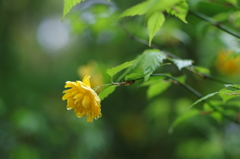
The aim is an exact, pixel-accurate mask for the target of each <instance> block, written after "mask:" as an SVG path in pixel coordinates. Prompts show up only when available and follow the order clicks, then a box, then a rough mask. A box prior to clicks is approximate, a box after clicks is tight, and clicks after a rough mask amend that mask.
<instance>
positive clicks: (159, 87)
mask: <svg viewBox="0 0 240 159" xmlns="http://www.w3.org/2000/svg"><path fill="white" fill-rule="evenodd" d="M170 85H171V83H170V82H167V81H164V80H163V79H162V78H161V79H158V80H155V81H154V82H153V83H152V84H151V85H150V86H149V88H148V90H147V97H148V99H151V98H153V97H155V96H157V95H159V94H160V93H162V92H163V91H165V90H166V89H167V88H168V87H169V86H170Z"/></svg>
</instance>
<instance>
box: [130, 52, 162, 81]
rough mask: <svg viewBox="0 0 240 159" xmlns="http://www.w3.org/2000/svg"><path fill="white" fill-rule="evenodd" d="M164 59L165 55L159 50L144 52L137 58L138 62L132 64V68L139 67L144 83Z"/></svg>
mask: <svg viewBox="0 0 240 159" xmlns="http://www.w3.org/2000/svg"><path fill="white" fill-rule="evenodd" d="M166 57H167V56H166V54H165V53H164V52H162V51H160V50H157V49H149V50H145V51H144V52H143V54H142V55H140V56H138V57H137V60H138V61H137V62H135V63H134V65H133V66H132V68H133V69H134V68H136V67H139V68H140V69H141V70H142V72H143V74H144V76H145V77H144V81H147V80H148V79H149V77H150V75H151V74H152V73H153V72H154V71H155V70H156V69H157V68H158V67H160V66H161V64H162V63H163V60H164V59H166Z"/></svg>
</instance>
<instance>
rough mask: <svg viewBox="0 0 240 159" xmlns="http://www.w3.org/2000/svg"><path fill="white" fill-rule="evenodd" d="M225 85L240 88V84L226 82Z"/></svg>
mask: <svg viewBox="0 0 240 159" xmlns="http://www.w3.org/2000/svg"><path fill="white" fill-rule="evenodd" d="M225 87H226V88H227V87H232V88H237V89H240V85H239V84H225Z"/></svg>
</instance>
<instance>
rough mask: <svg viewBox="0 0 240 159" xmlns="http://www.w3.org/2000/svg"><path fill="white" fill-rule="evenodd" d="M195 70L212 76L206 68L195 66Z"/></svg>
mask: <svg viewBox="0 0 240 159" xmlns="http://www.w3.org/2000/svg"><path fill="white" fill-rule="evenodd" d="M194 70H195V71H197V72H200V73H205V74H210V70H209V69H208V68H205V67H200V66H194Z"/></svg>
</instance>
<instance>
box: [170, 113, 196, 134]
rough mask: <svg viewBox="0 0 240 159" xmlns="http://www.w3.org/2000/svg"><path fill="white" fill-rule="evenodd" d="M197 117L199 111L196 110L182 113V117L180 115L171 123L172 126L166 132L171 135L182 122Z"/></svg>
mask: <svg viewBox="0 0 240 159" xmlns="http://www.w3.org/2000/svg"><path fill="white" fill-rule="evenodd" d="M197 115H199V111H198V110H195V109H193V110H190V111H188V112H187V113H184V114H183V115H180V116H179V117H178V118H177V119H176V120H175V121H174V122H173V123H172V125H171V126H170V128H169V130H168V133H170V134H171V133H172V132H173V129H174V128H175V127H176V126H177V125H179V124H180V123H182V122H184V121H187V120H189V119H191V118H192V117H194V116H197Z"/></svg>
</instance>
